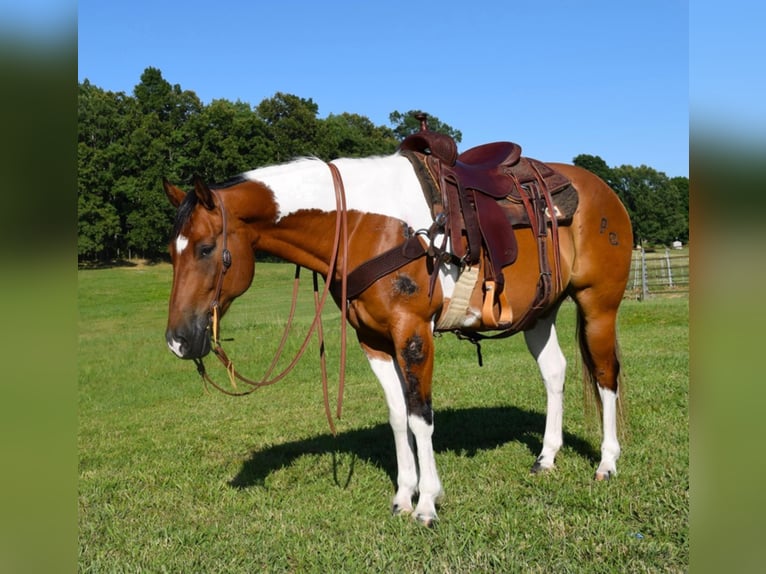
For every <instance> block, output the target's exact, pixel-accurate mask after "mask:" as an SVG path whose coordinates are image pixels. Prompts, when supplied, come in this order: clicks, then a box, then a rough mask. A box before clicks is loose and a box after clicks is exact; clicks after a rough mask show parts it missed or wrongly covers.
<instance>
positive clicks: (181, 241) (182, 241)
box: [176, 234, 189, 255]
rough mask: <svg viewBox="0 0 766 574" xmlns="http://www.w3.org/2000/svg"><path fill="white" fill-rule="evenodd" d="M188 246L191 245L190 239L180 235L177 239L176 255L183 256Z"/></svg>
mask: <svg viewBox="0 0 766 574" xmlns="http://www.w3.org/2000/svg"><path fill="white" fill-rule="evenodd" d="M187 245H189V239H188V238H186V237H184V236H183V235H180V234H179V235H178V237H176V253H178V255H181V252H182V251H183V250H184V249H186V246H187Z"/></svg>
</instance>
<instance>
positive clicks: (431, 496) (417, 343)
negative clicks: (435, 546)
mask: <svg viewBox="0 0 766 574" xmlns="http://www.w3.org/2000/svg"><path fill="white" fill-rule="evenodd" d="M401 327H402V328H400V329H398V330H397V331H398V333H397V334H396V335H395V338H394V339H395V340H394V344H395V347H396V364H397V366H398V369H399V372H400V374H401V376H402V380H403V382H404V396H405V401H406V403H407V422H408V425H409V429H410V432H411V433H412V436H413V437H414V438H415V446H416V448H417V456H418V470H419V471H420V476H419V478H418V493H419V496H418V504H417V506H416V507H415V518H416V519H417V520H418V521H419V522H421V523H423V524H425V525H427V526H430V525H431V524H433V522H434V521H435V520H436V505H437V504H438V502H439V500H440V499H441V497H442V496H443V494H444V492H443V490H442V485H441V481H440V480H439V473H438V472H437V471H436V460H435V458H434V448H433V443H432V440H431V438H432V436H433V431H434V414H433V409H432V407H431V382H432V378H433V367H434V340H433V333H432V332H431V326H430V325H429V324H428V323H425V322H422V323H416V324H415V325H414V326H405V325H402V326H401Z"/></svg>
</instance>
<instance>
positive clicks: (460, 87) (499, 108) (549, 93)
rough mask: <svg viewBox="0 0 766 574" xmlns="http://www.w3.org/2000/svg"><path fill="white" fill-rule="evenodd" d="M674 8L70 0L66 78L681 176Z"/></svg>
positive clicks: (684, 13)
mask: <svg viewBox="0 0 766 574" xmlns="http://www.w3.org/2000/svg"><path fill="white" fill-rule="evenodd" d="M688 12H689V7H688V1H687V0H645V1H641V2H639V1H626V2H622V1H620V2H615V1H614V0H608V1H607V0H549V1H546V2H512V1H510V0H491V1H484V2H478V1H476V2H454V1H452V0H441V1H438V2H432V1H430V0H427V1H421V2H412V1H411V0H388V1H386V2H361V1H358V2H352V1H340V0H336V1H332V0H324V1H313V0H311V1H309V0H307V1H297V0H280V1H274V0H268V1H252V0H251V1H237V0H220V1H219V2H215V3H211V2H200V1H198V0H186V1H184V2H175V1H162V0H131V1H130V2H126V1H122V0H113V1H104V0H80V1H79V3H78V80H79V81H82V80H84V79H86V78H87V79H88V80H89V81H90V82H91V83H92V84H94V85H96V86H99V87H101V88H103V89H106V90H111V91H122V92H125V93H128V94H131V93H132V91H133V88H134V86H135V85H136V84H137V83H138V82H139V81H140V76H141V73H142V72H143V70H144V69H145V68H147V67H149V66H152V67H156V68H159V69H160V70H161V71H162V74H163V77H164V78H165V79H166V80H167V81H169V82H170V83H171V84H180V86H181V87H182V88H183V89H188V90H192V91H194V92H196V93H197V95H198V96H199V97H200V98H201V99H202V101H203V102H205V103H209V102H210V101H211V100H213V99H216V98H224V99H228V100H231V101H236V100H241V101H244V102H248V103H250V104H252V105H256V104H258V103H259V102H260V101H261V100H263V99H264V98H269V97H272V96H273V95H274V94H275V93H276V92H278V91H281V92H287V93H291V94H295V95H297V96H300V97H303V98H311V99H313V100H314V102H315V103H316V104H317V105H318V106H319V116H320V117H326V116H327V115H328V114H331V113H332V114H338V113H342V112H352V113H357V114H361V115H363V116H366V117H368V118H370V120H372V121H373V122H374V123H375V124H377V125H388V115H389V113H390V112H392V111H394V110H398V111H401V112H405V111H408V110H411V109H423V110H426V111H427V112H429V113H431V114H432V115H435V116H437V117H438V118H439V119H440V120H441V121H443V122H446V123H448V124H450V125H451V126H453V127H455V128H457V129H459V130H460V131H461V132H462V134H463V141H462V143H461V144H460V149H461V150H464V149H467V148H469V147H471V146H474V145H478V144H481V143H486V142H490V141H496V140H511V141H515V142H517V143H519V144H521V146H522V147H523V150H524V154H525V155H527V156H530V157H535V158H537V159H541V160H543V161H564V162H571V160H572V158H573V157H575V156H576V155H578V154H581V153H586V154H592V155H598V156H601V157H602V158H603V159H604V160H605V161H606V162H607V164H609V165H610V166H618V165H623V164H630V165H636V166H637V165H642V164H643V165H648V166H650V167H653V168H655V169H657V170H659V171H662V172H665V173H666V174H667V175H669V176H671V177H672V176H678V175H681V176H687V175H688V173H689V171H688V157H689V153H688V149H689V75H688V73H689V30H688V22H689V15H688Z"/></svg>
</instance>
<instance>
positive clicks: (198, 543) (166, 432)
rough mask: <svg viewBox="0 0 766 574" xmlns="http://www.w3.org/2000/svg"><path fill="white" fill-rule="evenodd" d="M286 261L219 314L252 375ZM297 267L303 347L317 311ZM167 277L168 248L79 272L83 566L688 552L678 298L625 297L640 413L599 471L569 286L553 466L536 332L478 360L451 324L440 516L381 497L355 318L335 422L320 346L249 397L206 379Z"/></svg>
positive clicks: (285, 301) (400, 564)
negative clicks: (177, 354) (174, 327)
mask: <svg viewBox="0 0 766 574" xmlns="http://www.w3.org/2000/svg"><path fill="white" fill-rule="evenodd" d="M292 273H293V268H292V266H289V265H278V264H262V263H259V264H258V265H257V267H256V278H255V282H254V286H253V287H252V288H251V290H250V291H249V292H248V293H247V294H246V295H245V296H243V297H242V298H241V299H240V300H239V301H238V302H237V303H235V305H234V306H233V307H232V310H231V311H230V313H229V315H228V316H227V317H226V318H225V319H224V321H223V326H222V336H223V337H226V338H233V339H234V340H233V341H230V342H226V343H225V347H226V349H227V352H228V353H229V355H230V356H231V357H232V358H233V359H234V361H235V363H236V365H237V367H238V368H239V369H240V370H241V371H243V372H244V373H246V374H249V375H252V376H258V374H259V373H260V372H262V371H263V370H264V368H265V367H266V365H267V364H268V362H269V361H270V358H271V356H272V354H273V352H274V350H275V348H276V344H277V341H278V339H279V336H280V335H281V330H282V323H283V321H284V318H285V317H286V314H287V310H288V307H289V299H290V290H291V278H292ZM304 275H305V276H304V278H303V283H304V284H305V286H304V289H303V293H304V296H303V300H302V303H301V305H300V308H299V312H298V318H297V322H298V323H297V326H296V333H294V334H293V336H292V337H291V343H290V345H291V348H292V349H295V348H296V347H297V346H298V344H299V343H300V339H301V337H300V334H301V333H303V332H305V329H306V326H307V325H308V322H309V320H310V313H311V306H312V303H311V300H310V283H311V279H310V276H309V274H308V273H306V272H304ZM170 281H171V271H170V268H169V267H168V266H167V265H158V266H147V267H136V268H115V269H107V270H92V271H80V273H79V436H78V446H79V570H80V571H81V572H260V571H269V572H322V573H326V572H333V573H335V572H647V571H671V572H673V571H686V570H687V569H688V553H689V540H688V516H689V494H688V493H689V472H688V468H689V453H688V418H689V411H688V389H689V362H688V300H687V299H686V298H672V299H659V298H657V299H651V300H648V301H645V302H636V301H626V302H625V304H624V307H623V309H622V311H621V316H620V333H621V347H622V355H623V369H624V373H625V375H626V380H627V394H628V399H629V429H628V432H627V436H626V439H625V441H624V442H623V457H622V459H620V461H619V463H618V469H619V475H618V476H617V477H616V478H615V479H613V480H612V481H610V482H608V483H596V482H594V481H593V480H592V477H593V473H594V470H595V467H596V465H597V460H598V448H599V443H600V436H599V433H598V430H597V427H595V426H594V425H592V424H590V423H589V422H588V421H587V420H586V417H585V415H584V414H583V409H582V390H581V384H580V379H579V370H580V365H579V362H578V361H577V360H576V359H575V341H574V307H573V305H572V304H570V303H567V304H565V305H564V306H563V308H562V310H561V313H560V318H559V334H560V339H561V343H562V346H563V348H564V352H565V354H566V355H567V357H568V359H569V367H568V370H569V373H568V384H567V388H566V402H565V418H564V431H565V446H564V448H563V449H562V451H561V453H560V454H559V457H558V460H557V467H556V469H555V470H554V471H553V472H551V473H548V474H545V475H543V476H531V475H530V474H529V467H530V466H531V465H532V463H533V462H534V459H535V456H536V455H537V453H538V451H539V448H540V444H541V440H542V431H543V427H544V413H545V393H544V390H543V387H542V384H541V382H540V378H539V374H538V371H537V368H536V365H535V363H534V361H533V359H532V357H531V356H530V355H529V353H528V352H527V351H526V347H525V345H524V341H523V337H521V336H519V337H513V338H511V339H509V340H506V341H498V342H487V343H484V344H483V354H484V364H485V366H484V367H482V368H479V367H478V365H477V363H476V354H475V350H474V348H473V346H471V345H470V344H468V343H465V342H460V341H458V340H457V339H455V338H454V337H452V336H444V337H442V338H440V339H439V340H438V341H437V353H438V356H437V366H436V373H435V383H434V405H435V409H436V417H435V423H436V431H435V436H434V446H435V449H436V459H437V464H438V466H439V470H440V473H441V478H442V482H443V484H444V486H445V489H446V492H447V497H446V499H445V501H444V503H443V505H442V506H441V508H440V511H439V516H440V521H439V523H438V524H437V526H436V528H435V529H433V530H429V529H426V528H423V527H421V526H419V525H417V524H416V523H414V521H412V520H410V519H407V518H404V517H393V516H391V515H390V512H389V504H390V499H391V497H392V495H393V492H394V483H393V480H394V474H395V458H394V449H393V440H392V437H391V432H390V430H389V427H388V424H387V412H386V408H385V404H384V400H383V395H382V392H381V391H380V389H379V387H378V384H377V382H376V381H375V380H374V378H373V376H372V374H371V372H370V371H369V368H368V367H367V365H366V361H365V360H364V359H363V356H362V353H361V351H359V350H358V348H357V346H356V344H355V342H354V337H353V335H351V337H350V339H351V340H350V345H349V360H348V369H347V387H346V393H345V400H344V410H343V418H342V420H340V421H336V425H337V428H338V436H337V437H333V436H332V435H331V434H330V433H329V430H328V425H327V421H326V420H325V417H324V412H323V407H322V391H321V385H320V383H319V381H320V379H319V366H318V360H317V353H316V346H314V347H313V348H312V349H310V350H309V352H308V353H307V355H306V356H305V357H304V359H303V360H302V361H301V363H300V364H299V366H298V368H297V369H296V370H295V371H294V372H293V373H292V374H291V375H290V376H289V377H288V378H287V379H286V380H285V381H283V382H281V383H278V384H277V385H276V386H273V387H267V388H265V389H261V390H259V391H257V392H256V393H255V394H253V395H250V396H249V397H246V398H231V397H227V396H224V395H222V394H220V393H218V392H216V391H213V390H211V391H209V392H208V391H206V390H205V389H204V388H203V386H202V383H201V382H200V379H199V377H198V375H197V373H196V370H195V369H194V366H193V365H192V364H191V363H190V362H185V361H180V360H178V359H175V358H174V357H173V356H172V355H171V354H170V353H169V351H168V350H167V347H166V345H165V343H164V324H165V320H166V309H167V296H168V293H169V289H170ZM338 317H339V314H338V312H337V310H336V309H335V308H333V309H332V310H331V311H329V312H328V313H326V320H325V331H326V334H327V339H328V349H329V352H330V354H331V359H335V360H337V354H338V352H337V351H338V338H339V335H338V331H339V329H338ZM288 355H289V353H288ZM290 358H291V355H290V356H287V359H290ZM207 363H208V365H209V367H210V369H211V371H212V372H213V374H214V376H215V377H216V378H217V379H218V380H220V381H221V382H225V381H226V377H225V374H224V373H222V372H221V371H220V369H218V368H215V367H214V364H213V362H212V360H210V359H208V360H207ZM330 372H331V374H332V373H337V363H336V362H333V361H331V363H330ZM333 378H334V377H333ZM227 384H228V383H227ZM335 394H336V390H335V389H333V390H332V391H331V395H332V397H331V398H332V399H334V397H335Z"/></svg>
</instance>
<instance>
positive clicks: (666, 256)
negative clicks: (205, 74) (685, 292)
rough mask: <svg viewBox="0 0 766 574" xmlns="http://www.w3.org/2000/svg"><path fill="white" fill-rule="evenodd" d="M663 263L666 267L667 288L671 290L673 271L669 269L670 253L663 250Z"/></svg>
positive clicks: (666, 249)
mask: <svg viewBox="0 0 766 574" xmlns="http://www.w3.org/2000/svg"><path fill="white" fill-rule="evenodd" d="M665 262H666V263H667V265H668V287H670V288H671V289H672V288H673V270H672V269H671V267H670V251H668V248H667V247H666V248H665Z"/></svg>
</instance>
